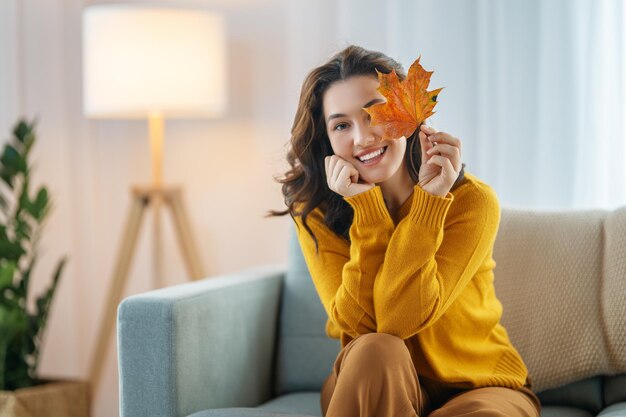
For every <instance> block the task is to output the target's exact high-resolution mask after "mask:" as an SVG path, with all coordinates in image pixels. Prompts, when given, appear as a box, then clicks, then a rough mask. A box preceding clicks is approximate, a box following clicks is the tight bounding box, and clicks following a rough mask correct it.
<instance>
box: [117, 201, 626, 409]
mask: <svg viewBox="0 0 626 417" xmlns="http://www.w3.org/2000/svg"><path fill="white" fill-rule="evenodd" d="M288 250H289V256H288V264H287V265H286V266H285V267H283V266H276V267H274V266H267V267H259V268H254V269H250V270H246V271H242V272H239V273H235V274H229V275H224V276H221V277H213V278H209V279H205V280H201V281H196V282H193V283H189V284H183V285H178V286H173V287H169V288H164V289H160V290H155V291H151V292H148V293H145V294H140V295H137V296H132V297H129V298H127V299H125V300H124V301H123V302H122V303H121V304H120V306H119V310H118V348H119V374H120V398H121V400H120V408H121V416H122V417H160V416H163V417H184V416H185V417H186V416H193V417H217V416H229V417H237V416H242V417H243V416H248V417H251V416H255V417H270V416H320V415H321V413H320V407H319V389H320V387H321V385H322V383H323V381H324V379H325V377H326V376H327V375H328V373H329V372H330V370H331V366H332V364H333V362H334V359H335V357H336V355H337V353H338V352H339V349H340V346H339V343H338V341H336V340H332V339H329V338H327V336H326V335H325V332H324V326H325V321H326V316H325V312H324V310H323V308H322V306H321V303H320V301H319V298H318V297H317V293H316V292H315V288H314V286H313V283H312V281H311V279H310V276H309V274H308V271H307V268H306V265H305V263H304V260H303V258H302V254H301V252H300V248H299V246H298V243H297V240H296V239H295V234H292V237H291V240H290V242H289V247H288ZM494 258H495V260H496V263H497V266H496V270H495V271H496V281H495V285H496V291H497V293H498V297H499V298H500V300H501V301H502V304H503V306H504V316H503V323H504V325H505V327H506V328H507V330H508V332H509V335H510V337H511V339H512V341H513V342H514V344H515V345H516V347H517V348H518V349H519V350H520V353H521V354H522V356H523V357H524V359H525V361H526V363H527V365H528V368H529V371H530V374H531V378H532V381H533V387H534V389H535V391H538V392H539V396H540V398H541V400H542V402H543V406H544V408H543V413H542V416H545V417H557V416H559V417H560V416H563V417H565V416H567V417H587V416H602V417H609V416H611V417H612V416H626V374H625V372H626V307H625V304H626V303H625V300H626V208H625V209H621V210H617V211H614V212H609V211H599V210H595V211H578V212H558V213H557V212H531V211H520V210H511V209H507V210H503V213H502V220H501V226H500V231H499V234H498V237H497V240H496V247H495V250H494ZM610 375H612V376H610Z"/></svg>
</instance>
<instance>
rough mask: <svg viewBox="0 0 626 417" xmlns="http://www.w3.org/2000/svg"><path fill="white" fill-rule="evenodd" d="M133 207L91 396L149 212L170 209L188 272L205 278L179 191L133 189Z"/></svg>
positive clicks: (104, 321)
mask: <svg viewBox="0 0 626 417" xmlns="http://www.w3.org/2000/svg"><path fill="white" fill-rule="evenodd" d="M132 197H133V199H132V204H131V208H130V212H129V215H128V218H127V221H126V227H125V229H124V235H123V236H122V242H121V246H120V248H119V251H118V255H117V262H116V264H115V269H114V270H113V277H112V279H111V284H110V285H111V287H110V288H109V293H108V296H107V302H106V305H105V311H104V313H103V319H102V322H101V324H100V329H99V332H98V339H97V340H96V347H95V349H96V350H95V354H94V356H93V360H92V363H91V372H90V378H89V379H90V381H91V384H92V392H97V388H98V384H99V381H100V379H101V374H102V369H103V366H104V363H105V359H106V353H107V347H108V343H107V342H108V341H109V340H110V338H111V337H112V336H113V335H114V330H115V321H116V311H117V306H118V304H119V303H120V301H121V298H122V295H123V291H124V287H125V284H126V281H127V279H128V272H129V270H130V266H131V261H132V258H133V253H134V251H135V247H136V244H137V237H138V235H139V231H140V228H141V223H142V220H143V217H144V213H145V212H146V209H147V208H148V207H149V206H150V205H153V206H155V209H157V210H158V206H159V205H160V204H164V205H165V206H167V207H168V208H169V209H170V212H171V213H172V216H173V220H174V227H175V229H176V235H177V237H178V243H179V246H180V248H181V252H182V255H183V258H184V261H185V266H186V268H187V272H188V274H189V276H190V277H191V278H192V279H200V278H203V272H202V266H201V263H200V258H199V256H198V252H197V250H196V246H195V244H194V242H193V238H192V233H191V227H190V223H189V219H188V217H187V213H186V211H185V209H184V206H183V201H182V190H181V189H180V187H162V186H158V185H157V186H152V187H134V188H132Z"/></svg>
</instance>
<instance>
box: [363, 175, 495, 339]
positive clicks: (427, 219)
mask: <svg viewBox="0 0 626 417" xmlns="http://www.w3.org/2000/svg"><path fill="white" fill-rule="evenodd" d="M453 201H454V204H453ZM499 221H500V208H499V204H498V201H497V198H496V196H495V193H494V192H493V190H491V188H489V187H488V186H486V185H484V184H479V183H475V182H472V183H467V184H464V186H461V187H459V189H458V193H456V192H455V195H453V194H451V193H448V195H447V196H446V197H444V198H442V197H437V196H433V195H431V194H429V193H427V192H426V191H424V190H422V188H420V187H419V186H415V190H414V195H413V201H412V205H411V209H410V212H409V214H408V215H407V216H406V217H405V218H404V219H403V220H402V221H401V222H400V223H399V224H398V226H397V227H396V230H395V231H394V233H393V235H392V237H391V239H390V241H389V246H388V248H387V253H386V255H385V258H384V263H383V265H382V267H381V270H380V273H379V276H378V277H377V278H376V282H375V284H374V306H375V311H376V316H377V325H378V327H377V331H378V332H381V333H389V334H393V335H396V336H398V337H400V338H402V339H408V338H410V337H412V336H413V335H415V334H417V333H419V332H421V331H422V330H424V329H425V328H427V327H428V326H430V325H432V324H433V323H434V322H436V321H437V320H438V319H439V317H441V316H442V315H443V314H444V313H445V311H446V310H447V309H448V307H449V306H450V305H451V304H452V303H453V302H454V300H455V299H456V298H457V297H458V295H459V294H460V293H461V292H462V291H463V289H464V288H465V287H466V285H467V284H468V283H469V282H470V280H471V279H472V278H473V277H474V276H475V275H476V272H477V271H478V270H479V268H480V267H481V265H482V264H483V262H484V260H485V259H486V257H487V256H490V255H491V253H492V249H493V244H494V241H495V237H496V233H497V229H498V224H499Z"/></svg>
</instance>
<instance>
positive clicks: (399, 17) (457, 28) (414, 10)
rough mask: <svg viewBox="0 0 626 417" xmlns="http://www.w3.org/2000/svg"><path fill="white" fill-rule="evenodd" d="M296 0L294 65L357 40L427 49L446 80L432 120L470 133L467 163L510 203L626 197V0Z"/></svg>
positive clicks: (429, 63)
mask: <svg viewBox="0 0 626 417" xmlns="http://www.w3.org/2000/svg"><path fill="white" fill-rule="evenodd" d="M296 3H299V4H298V6H297V8H296V7H295V6H294V7H293V8H291V12H290V13H289V15H288V17H289V18H290V21H291V23H290V25H291V26H290V27H291V28H293V30H294V31H296V32H297V33H298V36H297V37H296V38H295V39H297V40H298V41H297V42H294V43H292V48H291V52H292V63H293V62H297V63H296V64H294V65H292V67H291V69H290V70H291V71H297V74H298V75H299V76H300V75H301V76H302V77H303V76H304V73H305V72H306V71H307V70H308V69H309V68H310V67H311V66H313V65H315V64H317V63H319V62H322V61H323V60H324V59H325V58H326V57H327V56H328V54H330V53H331V52H334V51H336V50H338V49H339V48H341V47H342V46H344V45H346V44H348V43H356V44H359V45H362V46H364V47H366V48H370V49H378V50H382V51H384V52H386V53H387V54H389V55H391V56H393V57H395V58H397V59H399V60H400V61H401V62H402V63H403V64H404V65H405V67H408V65H409V64H410V63H411V62H412V61H413V60H414V59H415V58H417V56H418V55H420V54H421V56H422V61H421V62H422V64H423V65H424V67H425V68H426V69H427V70H434V71H435V73H434V74H433V77H432V80H431V86H432V87H445V89H444V90H443V92H442V93H441V95H440V103H439V104H438V106H437V114H435V116H433V118H432V119H431V123H432V124H433V125H434V126H435V127H436V128H438V129H440V130H445V131H448V132H450V133H453V134H455V135H457V136H459V137H460V138H461V139H462V140H463V143H464V148H463V151H464V161H465V162H466V164H467V169H468V170H469V171H470V172H473V173H475V174H476V175H478V176H479V177H481V178H483V179H484V180H485V181H487V182H488V183H489V184H491V185H492V186H493V187H494V188H495V189H496V191H497V192H498V195H499V197H500V200H501V203H502V205H504V206H509V207H511V206H513V207H534V208H544V209H545V208H548V209H551V208H553V209H562V208H591V207H599V208H614V207H617V206H621V205H626V168H625V166H626V122H625V120H626V58H625V57H626V27H625V23H624V22H625V21H626V9H625V7H624V4H623V1H622V0H550V1H542V0H507V1H501V0H475V1H461V0H419V1H412V0H388V1H387V2H379V1H369V0H338V1H316V2H305V3H303V2H296ZM302 42H304V43H302ZM303 45H304V47H303ZM311 56H313V57H315V58H311Z"/></svg>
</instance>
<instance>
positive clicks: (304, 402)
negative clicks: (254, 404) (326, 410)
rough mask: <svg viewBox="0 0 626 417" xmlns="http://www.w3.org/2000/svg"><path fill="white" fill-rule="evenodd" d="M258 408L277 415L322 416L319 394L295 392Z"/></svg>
mask: <svg viewBox="0 0 626 417" xmlns="http://www.w3.org/2000/svg"><path fill="white" fill-rule="evenodd" d="M258 408H259V409H261V410H265V411H274V412H279V413H294V414H295V413H303V414H306V415H311V416H316V417H321V416H322V409H321V406H320V393H319V392H296V393H293V394H287V395H281V396H280V397H278V398H274V399H273V400H271V401H268V402H266V403H265V404H263V405H260V406H259V407H258Z"/></svg>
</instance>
